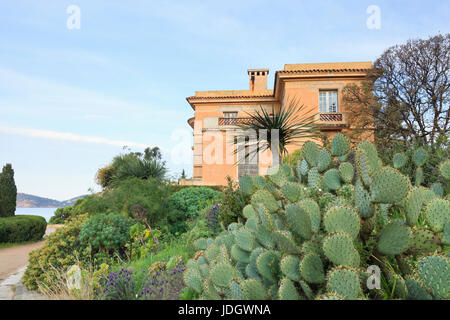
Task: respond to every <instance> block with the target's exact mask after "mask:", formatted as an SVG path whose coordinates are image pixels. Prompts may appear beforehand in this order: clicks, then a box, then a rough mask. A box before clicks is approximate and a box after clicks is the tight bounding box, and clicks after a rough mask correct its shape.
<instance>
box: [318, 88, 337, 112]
mask: <svg viewBox="0 0 450 320" xmlns="http://www.w3.org/2000/svg"><path fill="white" fill-rule="evenodd" d="M319 111H320V112H338V99H337V90H327V91H324V90H321V91H319Z"/></svg>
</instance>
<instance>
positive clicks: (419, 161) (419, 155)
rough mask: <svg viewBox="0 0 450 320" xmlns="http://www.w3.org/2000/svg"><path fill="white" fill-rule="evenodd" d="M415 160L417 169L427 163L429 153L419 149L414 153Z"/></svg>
mask: <svg viewBox="0 0 450 320" xmlns="http://www.w3.org/2000/svg"><path fill="white" fill-rule="evenodd" d="M413 160H414V164H415V165H416V166H417V167H421V166H423V165H424V164H425V161H427V151H426V150H425V149H424V148H418V149H417V150H416V151H414V155H413Z"/></svg>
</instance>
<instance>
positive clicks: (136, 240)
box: [125, 223, 161, 260]
mask: <svg viewBox="0 0 450 320" xmlns="http://www.w3.org/2000/svg"><path fill="white" fill-rule="evenodd" d="M160 236H161V231H160V230H158V229H152V230H150V229H148V228H146V227H145V226H144V225H143V224H142V223H136V224H134V225H132V226H131V227H130V238H131V243H127V244H126V245H125V247H126V248H127V249H128V254H129V257H130V258H131V259H132V260H136V259H140V258H142V257H144V256H146V255H147V254H149V253H150V252H153V251H155V250H156V249H157V248H158V245H157V242H156V241H158V239H159V237H160Z"/></svg>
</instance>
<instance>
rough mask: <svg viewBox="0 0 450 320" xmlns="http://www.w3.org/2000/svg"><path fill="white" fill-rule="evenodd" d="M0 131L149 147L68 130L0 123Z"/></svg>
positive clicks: (21, 134)
mask: <svg viewBox="0 0 450 320" xmlns="http://www.w3.org/2000/svg"><path fill="white" fill-rule="evenodd" d="M0 132H3V133H6V134H14V135H20V136H26V137H33V138H41V139H51V140H63V141H71V142H84V143H96V144H104V145H110V146H118V147H123V146H128V147H134V148H141V149H145V148H147V147H150V146H149V145H146V144H143V143H138V142H132V141H121V140H110V139H106V138H102V137H90V136H82V135H78V134H75V133H70V132H57V131H50V130H40V129H27V128H17V127H10V126H5V125H0Z"/></svg>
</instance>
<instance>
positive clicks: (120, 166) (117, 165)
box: [96, 147, 167, 188]
mask: <svg viewBox="0 0 450 320" xmlns="http://www.w3.org/2000/svg"><path fill="white" fill-rule="evenodd" d="M166 173H167V169H166V164H165V162H164V161H161V153H160V151H159V148H157V147H155V148H153V149H148V148H147V149H146V150H145V152H144V154H142V153H140V152H129V153H126V154H120V155H118V156H115V157H114V158H113V160H112V162H111V164H109V165H107V166H105V167H103V168H100V169H99V170H98V171H97V175H96V180H97V183H98V184H99V185H100V186H102V187H103V188H111V187H114V186H115V185H117V184H118V183H120V182H121V181H123V180H125V179H128V178H131V177H135V178H139V179H144V180H146V179H149V178H154V179H158V180H162V179H164V177H165V175H166Z"/></svg>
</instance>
